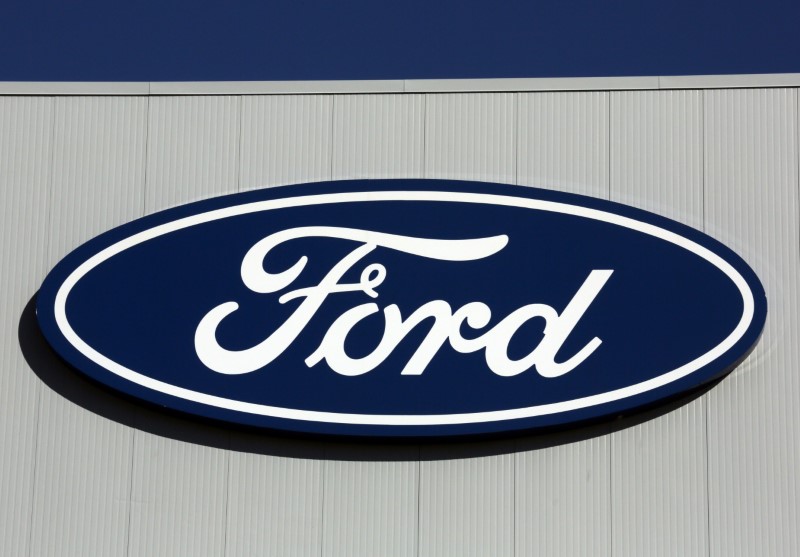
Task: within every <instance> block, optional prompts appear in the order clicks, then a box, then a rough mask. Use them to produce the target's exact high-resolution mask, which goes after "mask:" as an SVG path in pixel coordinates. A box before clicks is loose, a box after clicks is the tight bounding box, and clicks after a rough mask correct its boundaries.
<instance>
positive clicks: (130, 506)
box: [125, 97, 150, 557]
mask: <svg viewBox="0 0 800 557" xmlns="http://www.w3.org/2000/svg"><path fill="white" fill-rule="evenodd" d="M147 99H148V104H149V100H150V97H148V98H147ZM135 455H136V429H135V428H134V430H133V435H131V466H130V475H131V477H130V480H129V481H128V524H127V527H126V529H125V536H126V539H125V557H128V555H130V552H131V517H132V516H133V468H134V466H135V465H136V459H135V458H134V456H135Z"/></svg>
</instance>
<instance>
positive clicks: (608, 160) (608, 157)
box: [605, 91, 614, 556]
mask: <svg viewBox="0 0 800 557" xmlns="http://www.w3.org/2000/svg"><path fill="white" fill-rule="evenodd" d="M605 95H606V165H607V166H606V179H607V181H608V200H609V201H610V200H611V93H610V92H608V91H606V92H605ZM613 481H614V436H613V435H608V554H609V556H613V555H614V483H613Z"/></svg>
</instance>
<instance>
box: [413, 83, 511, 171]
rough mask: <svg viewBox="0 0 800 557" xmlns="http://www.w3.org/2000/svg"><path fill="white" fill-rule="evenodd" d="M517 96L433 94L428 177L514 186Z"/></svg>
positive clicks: (429, 116)
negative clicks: (492, 182)
mask: <svg viewBox="0 0 800 557" xmlns="http://www.w3.org/2000/svg"><path fill="white" fill-rule="evenodd" d="M514 113H515V95H514V94H513V93H494V94H450V95H427V97H426V107H425V177H426V178H448V179H451V180H485V181H494V182H505V183H509V184H512V183H514V178H515V166H514V165H515V157H514V155H515V139H516V138H515V132H514V125H515V124H514Z"/></svg>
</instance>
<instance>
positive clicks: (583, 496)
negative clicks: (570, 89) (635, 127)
mask: <svg viewBox="0 0 800 557" xmlns="http://www.w3.org/2000/svg"><path fill="white" fill-rule="evenodd" d="M608 130H609V111H608V96H607V93H602V92H601V93H596V92H588V93H587V92H579V93H543V94H536V95H534V94H528V93H520V94H519V113H518V117H517V132H516V133H517V137H518V147H517V183H518V184H522V185H528V186H534V187H539V188H545V189H555V190H559V191H567V192H571V193H579V194H583V195H591V196H594V197H601V198H608V168H609V167H608V153H609V144H608V137H609V131H608ZM610 458H611V456H610V450H609V440H608V438H607V437H601V438H598V439H593V440H590V441H582V442H576V443H572V444H570V445H569V446H565V447H561V446H559V447H554V448H546V449H537V450H525V449H523V450H520V451H519V452H518V453H517V454H516V461H517V462H516V467H517V474H516V493H517V498H518V499H517V503H516V516H515V522H516V525H517V528H516V533H515V540H516V549H517V553H519V554H522V555H539V554H541V555H581V554H587V553H585V552H586V551H589V552H590V553H589V554H592V555H609V554H610V553H609V550H610V540H611V530H610V529H611V521H610V514H611V501H610V495H611V493H610V489H611V488H610V484H609V479H610V469H609V466H610ZM576 481H577V482H578V483H576ZM576 516H578V517H584V516H586V517H594V518H593V520H592V522H591V524H584V523H583V522H581V535H580V536H576V535H575V532H574V531H573V529H572V528H570V527H568V524H570V523H573V524H574V522H572V519H570V518H569V517H576ZM565 521H566V522H565Z"/></svg>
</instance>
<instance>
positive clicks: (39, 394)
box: [27, 97, 57, 557]
mask: <svg viewBox="0 0 800 557" xmlns="http://www.w3.org/2000/svg"><path fill="white" fill-rule="evenodd" d="M50 99H51V105H50V140H49V141H48V148H49V149H50V152H49V153H48V159H49V161H48V166H47V168H48V176H47V205H48V207H47V215H48V218H47V222H48V227H47V232H48V233H47V238H46V239H45V247H44V259H45V262H47V263H49V259H50V255H49V254H50V244H51V238H52V231H53V229H52V227H53V165H54V153H53V152H54V151H55V149H54V148H53V143H55V137H56V108H57V103H56V99H55V98H54V97H50ZM41 411H42V384H41V381H37V383H36V404H35V409H34V414H33V415H34V422H33V431H34V435H35V438H34V443H33V471H32V472H31V512H30V521H29V523H28V551H27V554H28V556H29V557H30V555H32V553H33V519H34V516H35V514H34V511H35V509H36V469H37V468H38V466H37V464H38V462H39V416H40V414H41Z"/></svg>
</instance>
